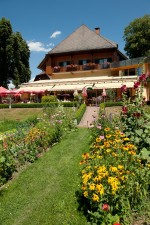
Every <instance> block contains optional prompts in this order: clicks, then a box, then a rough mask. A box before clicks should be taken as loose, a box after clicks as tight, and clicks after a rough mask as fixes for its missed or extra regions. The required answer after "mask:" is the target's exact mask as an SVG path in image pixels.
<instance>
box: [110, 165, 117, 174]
mask: <svg viewBox="0 0 150 225" xmlns="http://www.w3.org/2000/svg"><path fill="white" fill-rule="evenodd" d="M110 170H111V171H112V172H114V173H115V172H117V171H118V169H117V167H115V166H111V167H110Z"/></svg>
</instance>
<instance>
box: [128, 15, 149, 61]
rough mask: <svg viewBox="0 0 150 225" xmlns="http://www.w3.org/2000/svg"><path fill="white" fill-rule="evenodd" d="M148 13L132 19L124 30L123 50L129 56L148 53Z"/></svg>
mask: <svg viewBox="0 0 150 225" xmlns="http://www.w3.org/2000/svg"><path fill="white" fill-rule="evenodd" d="M149 27H150V15H145V16H143V17H141V18H137V19H135V20H133V21H132V22H131V23H130V24H129V25H128V26H127V27H126V28H125V30H124V40H125V51H126V52H127V55H128V56H129V57H130V58H136V57H142V56H146V55H149V54H150V42H149V40H150V29H149Z"/></svg>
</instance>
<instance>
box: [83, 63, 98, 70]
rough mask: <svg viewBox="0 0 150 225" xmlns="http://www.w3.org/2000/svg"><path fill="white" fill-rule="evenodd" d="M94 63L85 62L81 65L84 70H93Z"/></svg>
mask: <svg viewBox="0 0 150 225" xmlns="http://www.w3.org/2000/svg"><path fill="white" fill-rule="evenodd" d="M95 65H96V64H95V63H86V64H85V65H84V66H83V69H84V70H94V69H95Z"/></svg>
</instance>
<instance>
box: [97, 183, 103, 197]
mask: <svg viewBox="0 0 150 225" xmlns="http://www.w3.org/2000/svg"><path fill="white" fill-rule="evenodd" d="M96 191H97V192H98V193H100V195H103V194H104V187H103V185H102V184H97V185H96Z"/></svg>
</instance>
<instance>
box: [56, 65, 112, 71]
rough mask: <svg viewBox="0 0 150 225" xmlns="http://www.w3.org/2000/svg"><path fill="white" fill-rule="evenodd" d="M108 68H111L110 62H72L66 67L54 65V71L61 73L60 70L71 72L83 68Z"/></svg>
mask: <svg viewBox="0 0 150 225" xmlns="http://www.w3.org/2000/svg"><path fill="white" fill-rule="evenodd" d="M108 68H110V63H103V64H95V63H87V64H84V65H76V64H71V65H67V66H66V67H60V66H55V67H53V72H54V73H59V72H71V71H83V70H101V69H108Z"/></svg>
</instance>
